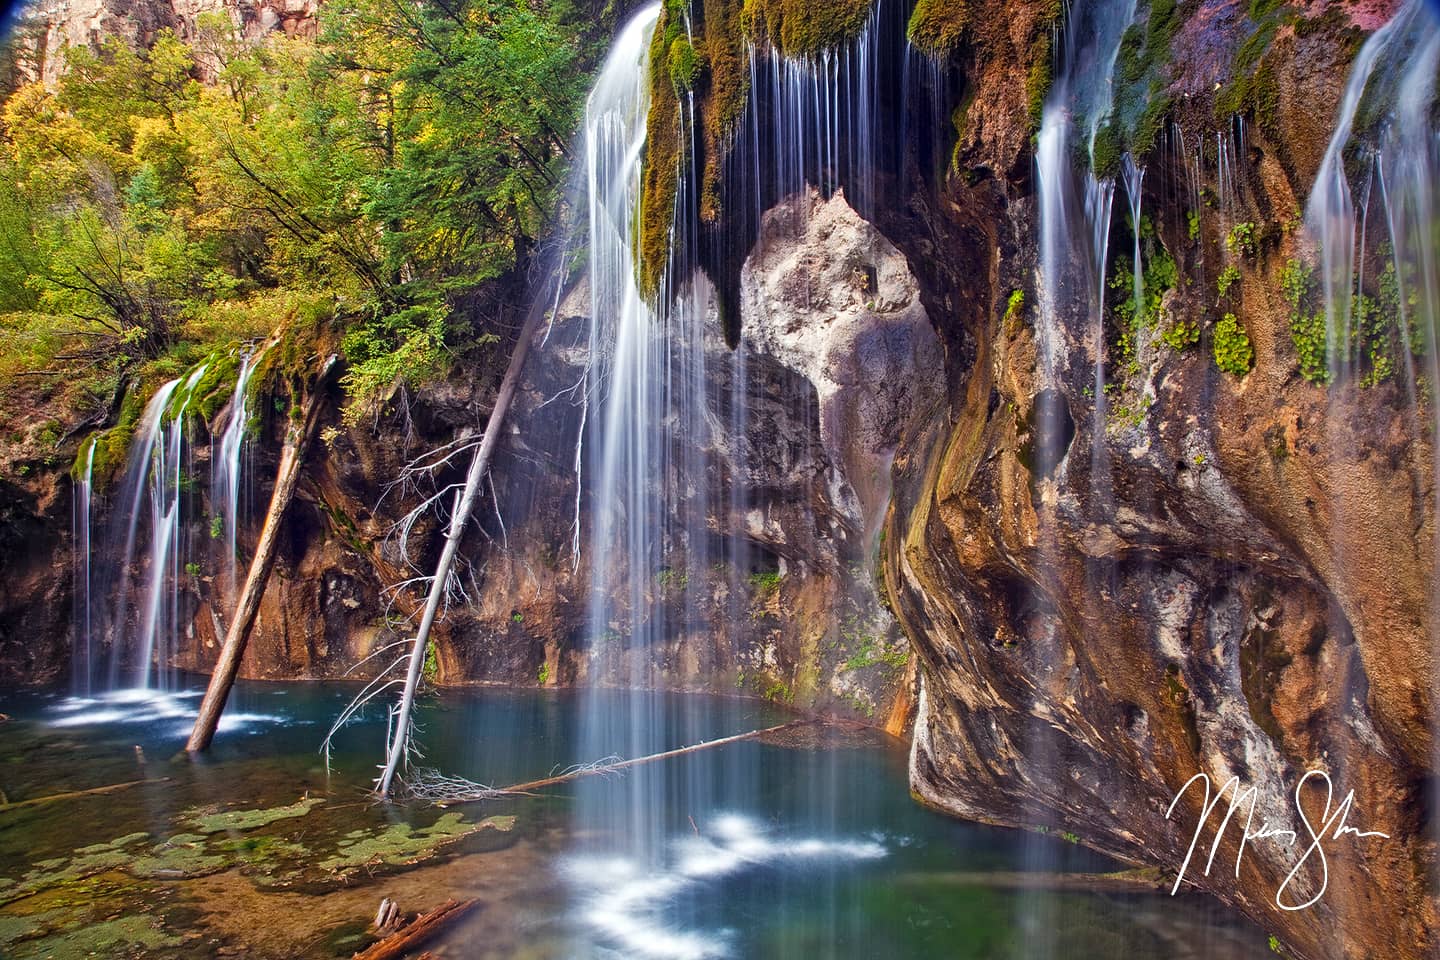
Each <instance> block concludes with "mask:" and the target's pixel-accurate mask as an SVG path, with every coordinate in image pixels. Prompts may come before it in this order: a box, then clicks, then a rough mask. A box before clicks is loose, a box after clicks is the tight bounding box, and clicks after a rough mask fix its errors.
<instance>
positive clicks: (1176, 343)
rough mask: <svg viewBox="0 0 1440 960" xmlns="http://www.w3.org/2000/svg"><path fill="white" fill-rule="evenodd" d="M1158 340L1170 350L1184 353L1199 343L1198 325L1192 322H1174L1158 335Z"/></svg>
mask: <svg viewBox="0 0 1440 960" xmlns="http://www.w3.org/2000/svg"><path fill="white" fill-rule="evenodd" d="M1160 338H1161V339H1162V340H1164V341H1165V344H1166V346H1168V347H1169V348H1170V349H1171V350H1174V351H1175V352H1176V353H1184V352H1185V350H1186V349H1187V348H1189V347H1193V346H1195V344H1197V343H1199V342H1200V324H1198V323H1196V322H1195V321H1194V320H1176V321H1175V322H1174V323H1172V324H1171V325H1170V326H1169V327H1167V328H1166V330H1165V332H1164V333H1162V334H1160Z"/></svg>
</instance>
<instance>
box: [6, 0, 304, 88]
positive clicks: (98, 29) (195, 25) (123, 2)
mask: <svg viewBox="0 0 1440 960" xmlns="http://www.w3.org/2000/svg"><path fill="white" fill-rule="evenodd" d="M318 9H319V2H318V0H38V2H36V3H33V4H31V5H29V6H27V7H26V9H25V11H24V13H23V15H22V18H21V20H20V22H19V24H18V25H17V28H16V40H17V42H18V44H19V46H20V53H19V56H17V57H16V66H17V68H18V69H19V70H20V72H21V74H22V79H23V80H27V81H28V80H42V81H44V82H45V83H47V84H48V83H52V82H54V80H55V79H56V78H57V77H58V76H59V75H60V73H61V72H62V71H63V70H64V69H65V55H64V54H65V49H66V48H67V47H88V48H90V49H99V47H100V45H101V44H102V43H103V42H105V41H106V40H109V39H110V38H117V39H120V40H123V41H125V42H128V43H131V44H134V45H136V46H140V47H143V46H146V45H148V44H149V43H151V42H152V41H153V40H154V39H155V36H156V34H158V33H159V32H160V31H161V30H167V29H168V30H173V31H175V33H176V34H177V35H179V37H180V38H181V39H182V40H186V41H194V40H196V39H197V38H198V36H199V32H200V19H201V18H202V17H203V15H205V14H208V13H214V14H224V15H225V16H226V17H228V18H229V21H230V23H231V24H232V25H233V28H234V31H235V36H236V37H237V38H239V39H241V40H244V41H252V42H253V41H256V40H259V39H260V38H262V37H264V36H265V35H267V34H269V33H271V32H274V31H277V30H278V31H283V32H284V33H286V34H287V35H290V36H314V35H315V31H316V29H317V26H318V24H317V21H316V14H317V12H318ZM200 46H201V47H202V48H203V46H204V45H203V44H201V45H200ZM197 66H198V67H199V68H200V72H201V73H202V74H206V75H208V74H210V73H212V72H213V71H214V70H215V69H216V67H217V66H218V63H216V62H214V61H210V62H207V61H206V58H205V57H204V55H203V53H202V54H201V55H200V57H199V63H198V64H197Z"/></svg>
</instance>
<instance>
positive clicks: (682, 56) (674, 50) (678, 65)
mask: <svg viewBox="0 0 1440 960" xmlns="http://www.w3.org/2000/svg"><path fill="white" fill-rule="evenodd" d="M666 67H667V69H669V71H670V82H671V83H672V84H674V86H675V90H676V92H677V93H684V92H685V91H687V90H693V89H694V88H695V80H696V78H697V77H699V75H700V70H701V68H702V67H703V63H702V61H701V59H700V55H699V54H697V53H696V52H695V48H694V47H693V46H691V44H690V41H689V40H688V39H686V38H685V37H676V38H675V40H674V41H673V42H672V43H671V44H670V53H669V55H668V56H667V57H666Z"/></svg>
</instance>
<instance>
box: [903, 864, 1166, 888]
mask: <svg viewBox="0 0 1440 960" xmlns="http://www.w3.org/2000/svg"><path fill="white" fill-rule="evenodd" d="M896 879H897V880H898V882H900V883H906V884H910V883H914V884H922V885H927V886H928V885H944V886H952V887H986V888H988V889H991V890H1045V891H1050V892H1053V893H1061V892H1067V891H1075V892H1084V893H1138V892H1144V891H1149V890H1165V889H1167V888H1168V887H1169V885H1170V882H1172V881H1173V880H1174V874H1171V875H1170V877H1168V878H1167V877H1166V876H1165V875H1164V874H1163V873H1162V872H1161V870H1160V869H1159V868H1158V867H1144V868H1139V869H1135V870H1116V871H1112V872H1109V873H1052V872H1050V871H1047V870H1033V871H1029V870H1027V871H996V872H986V871H983V870H973V871H966V872H952V873H912V874H902V875H901V876H899V877H897V878H896Z"/></svg>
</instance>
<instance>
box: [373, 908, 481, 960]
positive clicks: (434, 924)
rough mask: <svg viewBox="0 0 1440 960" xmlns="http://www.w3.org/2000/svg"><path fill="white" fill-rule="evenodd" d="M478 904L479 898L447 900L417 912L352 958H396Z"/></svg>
mask: <svg viewBox="0 0 1440 960" xmlns="http://www.w3.org/2000/svg"><path fill="white" fill-rule="evenodd" d="M479 905H480V901H479V900H447V901H446V902H444V903H442V904H441V905H440V906H438V907H436V908H435V909H434V910H431V911H430V912H429V913H422V914H420V916H418V917H416V918H415V919H414V920H412V921H410V922H409V923H407V924H406V925H405V926H403V927H401V928H400V930H399V931H398V932H396V933H392V934H391V935H390V936H388V937H386V938H385V939H384V940H381V941H380V942H379V943H375V944H372V945H370V946H369V947H367V948H366V949H364V950H361V951H360V952H359V953H357V954H355V956H354V960H400V958H402V957H404V956H405V955H406V954H408V953H410V951H412V950H414V949H415V948H416V947H418V946H420V945H421V944H422V943H424V942H425V941H427V940H429V939H430V938H431V937H433V936H435V934H437V933H439V932H440V931H441V930H442V929H443V928H445V927H447V926H449V925H450V924H451V923H454V922H455V921H456V920H459V919H460V918H461V917H463V916H464V915H465V914H467V913H469V912H470V911H471V910H474V909H475V908H476V907H478V906H479Z"/></svg>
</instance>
